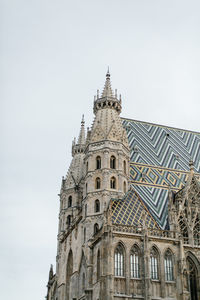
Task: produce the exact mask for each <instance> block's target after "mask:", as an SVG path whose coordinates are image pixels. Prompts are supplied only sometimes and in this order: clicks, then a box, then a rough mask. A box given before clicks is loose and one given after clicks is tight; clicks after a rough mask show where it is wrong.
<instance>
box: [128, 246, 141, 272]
mask: <svg viewBox="0 0 200 300" xmlns="http://www.w3.org/2000/svg"><path fill="white" fill-rule="evenodd" d="M130 267H131V268H130V269H131V278H140V253H139V249H138V247H137V246H134V247H133V248H132V250H131V255H130Z"/></svg>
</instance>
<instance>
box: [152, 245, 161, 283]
mask: <svg viewBox="0 0 200 300" xmlns="http://www.w3.org/2000/svg"><path fill="white" fill-rule="evenodd" d="M158 257H159V256H158V251H157V250H156V248H154V247H153V248H152V249H151V253H150V269H151V279H154V280H158V279H159V275H158Z"/></svg>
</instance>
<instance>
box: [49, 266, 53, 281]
mask: <svg viewBox="0 0 200 300" xmlns="http://www.w3.org/2000/svg"><path fill="white" fill-rule="evenodd" d="M52 278H53V265H51V266H50V270H49V280H51V279H52Z"/></svg>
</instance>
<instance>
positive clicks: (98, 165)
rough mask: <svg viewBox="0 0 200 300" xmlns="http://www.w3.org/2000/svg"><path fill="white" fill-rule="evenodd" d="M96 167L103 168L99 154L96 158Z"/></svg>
mask: <svg viewBox="0 0 200 300" xmlns="http://www.w3.org/2000/svg"><path fill="white" fill-rule="evenodd" d="M96 169H101V157H100V156H97V158H96Z"/></svg>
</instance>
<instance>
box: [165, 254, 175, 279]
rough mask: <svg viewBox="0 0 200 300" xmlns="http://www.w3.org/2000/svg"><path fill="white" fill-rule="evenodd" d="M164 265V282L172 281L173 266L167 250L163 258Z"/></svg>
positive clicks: (171, 257) (170, 255) (171, 256)
mask: <svg viewBox="0 0 200 300" xmlns="http://www.w3.org/2000/svg"><path fill="white" fill-rule="evenodd" d="M164 263H165V280H166V281H172V280H174V266H173V255H172V252H171V251H170V250H167V251H166V253H165V258H164Z"/></svg>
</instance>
